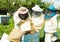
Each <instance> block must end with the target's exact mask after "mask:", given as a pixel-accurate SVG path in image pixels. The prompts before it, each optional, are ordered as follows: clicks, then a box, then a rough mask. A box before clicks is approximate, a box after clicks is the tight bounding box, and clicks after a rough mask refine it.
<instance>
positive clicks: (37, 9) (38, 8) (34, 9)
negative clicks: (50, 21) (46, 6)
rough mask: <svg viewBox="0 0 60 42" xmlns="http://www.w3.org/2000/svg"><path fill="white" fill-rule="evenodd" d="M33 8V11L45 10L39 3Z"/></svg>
mask: <svg viewBox="0 0 60 42" xmlns="http://www.w3.org/2000/svg"><path fill="white" fill-rule="evenodd" d="M32 10H33V11H37V12H42V11H43V9H41V8H40V7H39V5H35V6H34V7H32Z"/></svg>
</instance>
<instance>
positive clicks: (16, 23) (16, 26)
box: [13, 11, 21, 28]
mask: <svg viewBox="0 0 60 42" xmlns="http://www.w3.org/2000/svg"><path fill="white" fill-rule="evenodd" d="M18 13H19V12H18V11H17V12H15V14H14V15H13V20H14V28H19V25H18V23H19V22H20V21H21V19H20V18H19V17H18Z"/></svg>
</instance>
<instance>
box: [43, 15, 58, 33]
mask: <svg viewBox="0 0 60 42" xmlns="http://www.w3.org/2000/svg"><path fill="white" fill-rule="evenodd" d="M56 29H57V15H55V16H54V17H52V18H51V19H48V21H47V20H46V21H45V28H44V30H45V32H49V33H54V32H56Z"/></svg>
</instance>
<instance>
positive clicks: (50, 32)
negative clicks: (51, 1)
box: [44, 5, 58, 42]
mask: <svg viewBox="0 0 60 42" xmlns="http://www.w3.org/2000/svg"><path fill="white" fill-rule="evenodd" d="M44 31H45V42H55V41H56V40H57V39H58V35H57V14H56V9H55V7H54V6H52V5H51V6H49V7H48V8H47V11H46V14H45V27H44Z"/></svg>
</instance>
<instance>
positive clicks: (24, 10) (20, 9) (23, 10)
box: [17, 7, 28, 14]
mask: <svg viewBox="0 0 60 42" xmlns="http://www.w3.org/2000/svg"><path fill="white" fill-rule="evenodd" d="M17 11H18V12H19V13H20V14H26V13H28V9H27V8H26V7H20V8H19V9H18V10H17Z"/></svg>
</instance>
